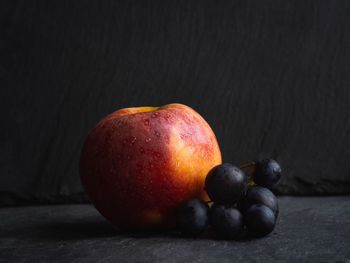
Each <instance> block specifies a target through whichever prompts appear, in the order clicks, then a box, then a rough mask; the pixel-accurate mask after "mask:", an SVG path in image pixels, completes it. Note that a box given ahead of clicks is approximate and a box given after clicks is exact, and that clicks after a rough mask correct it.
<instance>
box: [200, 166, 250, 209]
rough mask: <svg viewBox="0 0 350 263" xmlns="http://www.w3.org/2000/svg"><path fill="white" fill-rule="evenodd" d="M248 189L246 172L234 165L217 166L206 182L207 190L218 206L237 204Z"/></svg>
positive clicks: (211, 171)
mask: <svg viewBox="0 0 350 263" xmlns="http://www.w3.org/2000/svg"><path fill="white" fill-rule="evenodd" d="M246 189H247V178H246V176H245V174H244V172H243V171H242V170H241V169H239V168H238V167H236V166H234V165H232V164H228V163H225V164H221V165H218V166H215V167H214V168H213V169H212V170H210V172H209V173H208V175H207V177H206V180H205V190H206V191H207V193H208V195H209V197H210V199H211V200H212V201H213V202H215V203H217V204H235V203H236V202H237V201H238V200H239V199H240V198H241V197H242V196H244V194H245V192H246Z"/></svg>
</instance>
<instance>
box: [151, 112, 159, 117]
mask: <svg viewBox="0 0 350 263" xmlns="http://www.w3.org/2000/svg"><path fill="white" fill-rule="evenodd" d="M158 116H159V112H154V113H152V115H151V117H152V118H157V117H158Z"/></svg>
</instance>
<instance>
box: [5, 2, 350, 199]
mask: <svg viewBox="0 0 350 263" xmlns="http://www.w3.org/2000/svg"><path fill="white" fill-rule="evenodd" d="M0 5H1V6H0V18H1V23H0V26H1V27H0V30H1V31H0V86H1V90H0V98H1V101H0V102H1V103H0V107H1V108H0V110H1V111H0V112H1V129H0V204H3V205H6V204H7V205H8V204H14V203H17V204H23V203H31V202H33V203H36V202H70V201H84V200H86V198H85V196H84V194H83V190H82V187H81V185H80V180H79V174H78V160H79V154H80V149H81V146H82V143H83V141H84V139H85V136H86V134H87V132H88V130H89V129H91V128H92V127H93V126H94V125H95V124H96V122H97V121H98V120H99V119H101V118H102V117H103V116H104V115H106V114H108V113H110V112H112V111H114V110H116V109H118V108H122V107H129V106H141V105H152V106H158V105H163V104H167V103H171V102H180V103H184V104H187V105H189V106H191V107H193V108H194V109H196V110H197V111H198V112H200V113H201V114H202V116H203V117H204V118H206V119H207V121H208V122H209V123H210V125H211V126H212V128H213V130H214V131H215V133H216V135H217V137H218V140H219V144H220V146H221V149H222V153H223V158H224V161H226V162H233V163H236V164H240V163H243V162H246V161H249V160H251V159H255V158H262V157H267V156H270V157H273V158H276V159H277V160H278V161H280V162H281V164H282V165H283V168H284V177H283V179H282V181H281V183H280V184H279V186H278V187H277V189H276V190H277V192H279V193H283V194H345V193H348V194H349V193H350V175H349V173H350V147H349V146H350V114H349V108H350V107H349V102H350V34H349V33H350V2H349V1H188V0H187V1H115V0H106V1H92V0H88V1H1V4H0Z"/></svg>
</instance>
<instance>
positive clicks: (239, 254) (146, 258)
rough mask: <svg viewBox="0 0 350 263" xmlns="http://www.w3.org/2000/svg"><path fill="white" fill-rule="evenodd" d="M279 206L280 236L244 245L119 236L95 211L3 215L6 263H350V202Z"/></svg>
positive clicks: (23, 210) (33, 210)
mask: <svg viewBox="0 0 350 263" xmlns="http://www.w3.org/2000/svg"><path fill="white" fill-rule="evenodd" d="M279 202H280V216H279V220H278V223H277V226H276V228H275V230H274V232H273V233H272V234H271V235H269V236H268V237H265V238H262V239H255V240H245V241H222V240H215V239H213V238H211V237H210V235H205V237H203V238H198V239H189V238H187V239H186V238H181V237H179V236H176V235H175V234H174V233H158V234H156V233H154V234H135V233H134V234H131V233H122V232H117V231H116V230H114V229H113V228H112V226H111V225H110V224H109V223H107V222H106V221H104V219H103V218H102V217H101V216H100V215H99V214H98V213H97V211H96V210H95V209H94V208H93V207H92V206H90V205H61V206H42V207H40V206H38V207H18V208H2V209H0V218H1V220H0V262H336V261H342V262H345V260H350V250H349V247H350V206H349V202H350V197H349V196H348V197H307V198H301V197H294V198H291V197H282V198H280V199H279ZM347 262H349V261H347Z"/></svg>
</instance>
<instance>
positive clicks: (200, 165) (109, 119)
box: [80, 104, 221, 230]
mask: <svg viewBox="0 0 350 263" xmlns="http://www.w3.org/2000/svg"><path fill="white" fill-rule="evenodd" d="M220 163H221V153H220V149H219V146H218V143H217V140H216V137H215V135H214V133H213V131H212V129H211V128H210V126H209V125H208V123H207V122H206V121H205V120H204V119H203V118H202V117H201V116H200V115H199V114H198V113H197V112H196V111H194V110H193V109H191V108H190V107H188V106H185V105H182V104H168V105H165V106H162V107H137V108H126V109H121V110H118V111H115V112H113V113H111V114H109V115H108V116H106V117H105V118H103V119H102V120H101V121H100V122H99V123H98V124H97V126H96V127H95V128H94V129H93V130H92V131H91V132H90V133H89V135H88V137H87V139H86V141H85V144H84V146H83V149H82V152H81V159H80V176H81V181H82V183H83V186H84V188H85V190H86V192H87V194H88V196H89V198H90V200H91V202H92V203H93V204H94V206H95V207H96V208H97V210H98V211H99V212H100V213H101V214H102V215H103V216H104V217H105V218H107V219H108V220H109V221H110V222H111V223H112V224H114V225H115V226H117V227H119V228H124V229H133V230H135V229H155V228H158V229H159V228H163V229H164V228H169V227H172V226H174V212H175V209H176V208H177V207H178V205H179V204H180V203H182V202H183V201H186V200H188V199H190V198H194V197H199V198H202V199H203V200H207V199H208V197H207V195H206V193H205V191H204V180H205V177H206V175H207V173H208V171H209V170H210V169H211V168H212V167H214V166H215V165H218V164H220Z"/></svg>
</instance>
